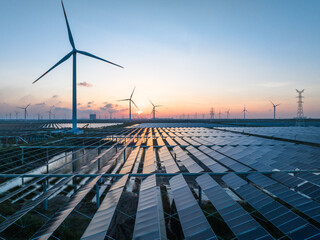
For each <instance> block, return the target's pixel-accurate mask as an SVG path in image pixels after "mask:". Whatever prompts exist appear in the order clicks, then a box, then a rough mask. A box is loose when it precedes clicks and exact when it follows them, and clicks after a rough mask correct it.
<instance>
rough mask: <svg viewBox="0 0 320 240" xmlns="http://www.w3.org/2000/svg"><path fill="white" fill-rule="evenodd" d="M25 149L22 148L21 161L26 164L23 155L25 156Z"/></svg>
mask: <svg viewBox="0 0 320 240" xmlns="http://www.w3.org/2000/svg"><path fill="white" fill-rule="evenodd" d="M23 151H24V149H23V148H21V163H22V164H24V159H23V157H24V156H23V155H24V154H23Z"/></svg>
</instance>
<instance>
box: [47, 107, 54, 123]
mask: <svg viewBox="0 0 320 240" xmlns="http://www.w3.org/2000/svg"><path fill="white" fill-rule="evenodd" d="M52 108H54V106H51V108H50V110H49V111H48V113H49V119H50V120H51V115H52Z"/></svg>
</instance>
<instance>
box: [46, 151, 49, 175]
mask: <svg viewBox="0 0 320 240" xmlns="http://www.w3.org/2000/svg"><path fill="white" fill-rule="evenodd" d="M46 164H47V173H49V151H48V148H47V162H46Z"/></svg>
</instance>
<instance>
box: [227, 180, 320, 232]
mask: <svg viewBox="0 0 320 240" xmlns="http://www.w3.org/2000/svg"><path fill="white" fill-rule="evenodd" d="M233 178H234V179H233V180H236V179H237V178H238V179H239V181H242V179H241V178H240V177H238V176H235V175H233ZM235 191H236V193H237V194H238V195H239V196H241V197H242V198H243V199H244V200H246V201H247V202H248V203H249V204H250V205H251V206H252V207H254V208H255V209H256V210H258V211H259V212H260V213H261V214H262V215H263V216H264V217H265V218H266V219H267V220H269V221H270V222H271V223H272V224H274V225H275V226H276V227H277V228H278V229H279V230H280V231H282V232H283V233H284V234H289V233H293V232H295V231H298V230H300V229H307V228H308V227H309V226H310V224H309V223H308V222H307V221H306V220H304V219H303V218H301V217H300V216H298V215H296V214H295V213H294V212H292V211H290V210H289V209H288V208H286V207H284V206H283V205H281V204H280V203H278V202H277V201H275V200H274V199H273V198H271V197H270V196H269V195H267V194H266V193H264V192H262V191H260V190H259V189H257V188H255V187H254V186H252V185H250V184H245V185H242V186H241V187H239V188H237V189H235ZM319 231H320V230H318V233H319ZM318 233H317V234H318Z"/></svg>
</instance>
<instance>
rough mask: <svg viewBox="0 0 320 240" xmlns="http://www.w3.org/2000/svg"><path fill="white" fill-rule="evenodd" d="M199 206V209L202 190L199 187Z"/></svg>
mask: <svg viewBox="0 0 320 240" xmlns="http://www.w3.org/2000/svg"><path fill="white" fill-rule="evenodd" d="M199 205H200V207H202V189H201V187H200V186H199Z"/></svg>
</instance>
